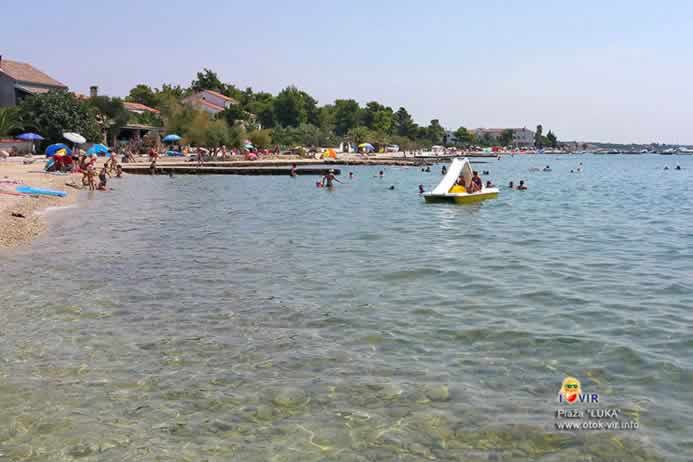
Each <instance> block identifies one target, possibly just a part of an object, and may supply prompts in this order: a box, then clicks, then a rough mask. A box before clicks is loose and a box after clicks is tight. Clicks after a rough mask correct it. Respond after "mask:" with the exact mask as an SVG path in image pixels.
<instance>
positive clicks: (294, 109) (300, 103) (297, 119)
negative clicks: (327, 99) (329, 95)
mask: <svg viewBox="0 0 693 462" xmlns="http://www.w3.org/2000/svg"><path fill="white" fill-rule="evenodd" d="M306 96H307V94H305V93H304V92H302V91H301V90H299V89H298V88H296V87H294V86H293V85H292V86H288V87H286V88H285V89H283V90H282V91H281V92H280V93H279V94H278V95H277V97H276V98H274V104H273V106H274V117H275V121H276V123H277V124H278V125H281V126H282V127H298V126H299V125H301V124H304V123H307V122H308V119H309V117H308V116H309V114H308V112H309V109H314V108H315V100H313V99H312V98H310V99H311V100H312V101H307V99H306ZM311 103H312V105H313V108H309V106H310V105H311Z"/></svg>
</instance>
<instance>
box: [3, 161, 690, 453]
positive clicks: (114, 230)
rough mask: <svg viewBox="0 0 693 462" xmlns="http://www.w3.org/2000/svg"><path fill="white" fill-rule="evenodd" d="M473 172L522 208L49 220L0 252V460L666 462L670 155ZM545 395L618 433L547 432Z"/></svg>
mask: <svg viewBox="0 0 693 462" xmlns="http://www.w3.org/2000/svg"><path fill="white" fill-rule="evenodd" d="M579 162H582V163H583V168H584V172H583V173H580V174H571V173H570V169H574V168H576V167H577V165H578V163H579ZM676 163H680V164H681V165H682V167H683V168H684V169H683V170H682V171H674V170H669V171H663V170H662V168H663V166H664V165H665V164H668V165H669V166H670V167H673V166H674V165H675V164H676ZM546 164H550V165H551V167H552V168H553V171H552V172H551V173H543V172H531V171H530V168H532V167H543V166H544V165H546ZM476 167H477V168H478V169H479V170H490V173H491V174H490V175H489V177H490V178H491V179H492V180H494V181H495V182H497V183H499V184H500V185H501V186H503V185H505V184H507V182H508V181H509V180H515V181H516V182H517V181H518V180H519V179H525V180H527V182H528V185H529V187H530V189H529V191H526V192H519V191H509V190H507V189H501V195H500V197H499V198H498V199H497V200H494V201H487V202H485V203H482V204H478V205H470V206H454V205H446V204H435V205H434V204H429V205H427V204H424V203H423V201H422V200H421V198H420V197H419V196H418V194H417V193H416V191H417V186H418V184H424V185H426V186H427V189H428V188H429V187H431V186H433V185H434V184H435V183H436V182H437V181H438V180H439V178H440V173H439V167H434V168H433V172H432V173H423V172H421V171H420V170H419V169H416V168H386V169H385V178H384V179H382V180H381V179H377V178H374V175H375V174H376V172H377V170H378V169H375V168H362V167H355V168H353V169H351V170H352V171H353V172H354V173H355V175H354V179H353V181H352V182H350V183H348V184H345V185H337V188H336V189H335V190H334V191H327V190H321V189H317V188H315V186H314V182H315V178H314V177H299V178H297V179H291V178H288V177H286V178H285V177H276V178H269V177H233V176H229V177H222V176H209V177H193V176H179V177H175V178H168V177H165V176H160V177H138V176H130V177H128V178H125V179H123V180H121V181H118V180H115V179H114V180H112V184H113V187H114V188H116V191H113V192H111V193H102V194H97V195H93V196H85V197H84V198H83V200H81V206H80V207H79V208H77V209H68V210H64V211H61V212H59V213H53V214H51V215H50V216H49V220H50V230H49V233H48V234H47V235H45V236H44V237H42V238H41V239H39V240H37V241H36V242H34V243H33V245H32V246H31V247H30V248H26V249H22V250H18V251H13V252H5V253H3V254H1V259H0V272H1V273H2V274H3V284H2V285H1V286H0V300H2V303H1V305H2V309H0V326H2V327H1V329H2V331H1V336H0V354H1V358H2V361H3V365H2V369H0V460H4V458H6V459H7V460H46V461H48V460H77V459H78V460H99V461H101V460H103V461H116V460H118V461H120V460H147V461H148V460H152V461H153V460H180V461H184V460H190V461H193V460H195V461H196V460H210V461H217V460H218V461H221V460H224V461H226V460H238V461H251V460H258V461H259V460H277V461H279V460H296V461H313V460H315V461H324V460H355V461H356V460H424V459H428V460H528V459H532V460H546V461H557V460H593V461H597V460H634V461H637V460H680V461H684V460H689V459H690V458H691V457H693V437H692V436H691V435H692V433H691V430H690V429H691V428H693V417H692V416H693V393H692V392H691V390H692V389H693V359H692V358H693V355H692V353H693V337H692V336H693V330H692V327H693V313H692V311H691V308H692V307H693V250H692V249H693V231H692V228H691V226H690V223H691V215H692V212H693V187H692V186H691V184H693V157H683V156H681V157H679V156H672V157H665V156H593V155H584V156H576V157H570V158H555V157H551V156H535V157H532V158H520V157H515V158H504V159H503V160H501V161H496V160H495V159H490V160H488V163H486V164H479V165H476ZM347 171H349V169H348V168H345V169H344V172H347ZM341 179H342V180H343V181H347V177H346V175H342V178H341ZM389 185H395V190H394V191H390V190H388V189H387V187H388V186H389ZM566 375H574V376H575V377H577V378H579V379H580V380H581V381H582V387H583V390H584V391H587V392H590V393H598V394H599V395H600V406H602V407H608V408H619V409H621V410H622V413H623V416H624V418H626V419H627V420H634V421H637V422H638V423H639V427H640V428H639V429H638V430H637V431H619V432H606V431H579V432H558V431H556V428H555V423H556V418H555V416H554V413H555V411H556V409H558V408H560V407H561V406H560V405H559V404H558V402H557V394H558V391H559V388H560V384H561V381H562V379H563V378H564V377H565V376H566Z"/></svg>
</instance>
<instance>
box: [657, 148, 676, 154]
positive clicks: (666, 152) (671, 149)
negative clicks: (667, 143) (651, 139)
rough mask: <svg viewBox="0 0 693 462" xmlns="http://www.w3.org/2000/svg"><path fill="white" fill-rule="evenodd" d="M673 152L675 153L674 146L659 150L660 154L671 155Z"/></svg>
mask: <svg viewBox="0 0 693 462" xmlns="http://www.w3.org/2000/svg"><path fill="white" fill-rule="evenodd" d="M675 153H676V148H669V149H665V150H664V151H662V152H660V154H661V155H663V156H671V155H673V154H675Z"/></svg>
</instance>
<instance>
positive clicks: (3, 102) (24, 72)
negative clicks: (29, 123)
mask: <svg viewBox="0 0 693 462" xmlns="http://www.w3.org/2000/svg"><path fill="white" fill-rule="evenodd" d="M49 91H67V85H65V84H64V83H62V82H59V81H57V80H55V79H54V78H53V77H51V76H49V75H48V74H46V73H44V72H42V71H40V70H38V69H36V68H35V67H34V66H32V65H31V64H28V63H21V62H19V61H10V60H9V59H3V58H2V56H0V106H15V105H17V104H18V103H19V102H21V100H22V99H24V98H25V97H26V96H29V95H36V94H40V93H47V92H49Z"/></svg>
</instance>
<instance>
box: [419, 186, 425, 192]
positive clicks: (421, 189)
mask: <svg viewBox="0 0 693 462" xmlns="http://www.w3.org/2000/svg"><path fill="white" fill-rule="evenodd" d="M424 192H425V191H424V187H423V185H422V184H420V185H419V194H423V193H424Z"/></svg>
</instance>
